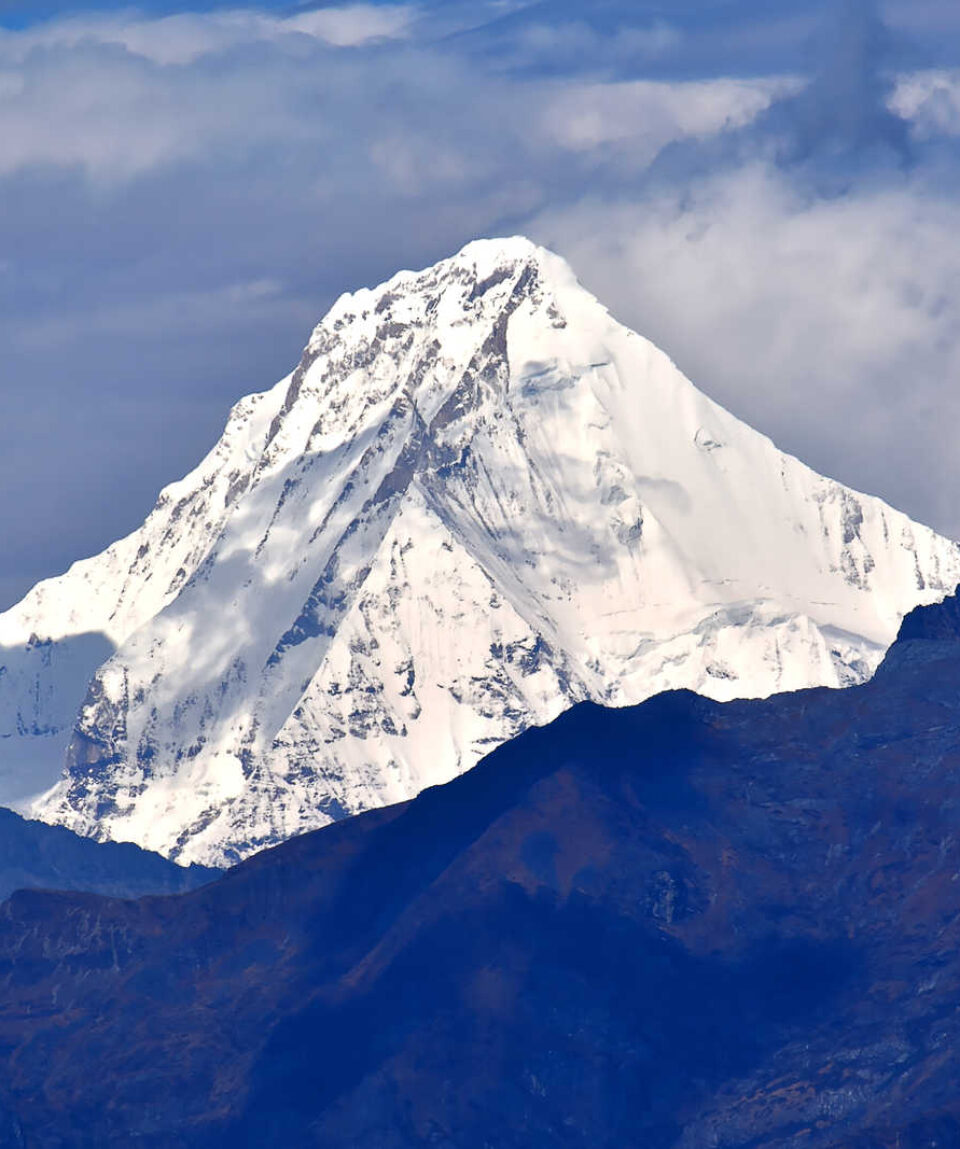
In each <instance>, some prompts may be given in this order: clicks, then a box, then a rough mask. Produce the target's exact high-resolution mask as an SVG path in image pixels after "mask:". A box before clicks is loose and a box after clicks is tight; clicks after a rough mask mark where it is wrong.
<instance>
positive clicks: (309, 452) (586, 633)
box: [0, 239, 960, 863]
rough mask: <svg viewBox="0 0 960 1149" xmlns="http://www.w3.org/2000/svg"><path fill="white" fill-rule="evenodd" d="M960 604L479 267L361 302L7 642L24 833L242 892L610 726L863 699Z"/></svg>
mask: <svg viewBox="0 0 960 1149" xmlns="http://www.w3.org/2000/svg"><path fill="white" fill-rule="evenodd" d="M958 581H960V549H958V547H957V545H956V544H954V543H952V542H949V541H947V540H946V539H943V538H940V537H938V536H937V535H935V534H934V533H933V532H932V531H930V530H929V529H927V528H925V527H922V526H918V525H916V524H914V523H911V522H910V521H909V520H908V519H907V518H906V517H905V516H903V515H901V514H899V513H897V512H896V511H893V510H891V509H890V508H889V507H887V506H886V505H884V504H883V503H882V502H880V501H879V500H877V499H873V498H869V497H866V496H863V495H858V494H855V493H854V492H852V491H849V490H847V489H846V488H844V487H842V486H840V485H839V484H837V483H834V482H831V481H829V480H827V479H824V478H821V477H820V476H818V475H816V474H814V473H813V472H811V471H810V470H809V469H808V468H806V467H804V466H803V465H802V464H801V463H799V462H798V461H797V460H795V459H793V458H791V457H789V456H787V455H784V454H783V453H782V452H780V451H778V450H777V449H776V447H775V446H774V445H773V444H772V443H771V442H770V441H769V440H767V439H766V438H764V437H763V436H761V435H759V434H757V433H755V432H754V431H752V430H750V429H749V428H748V427H746V426H745V425H744V424H742V423H740V422H738V421H737V420H736V419H734V418H733V417H732V416H731V415H730V414H729V413H728V412H726V411H724V410H723V409H722V408H720V407H718V406H717V405H716V404H714V403H712V402H710V400H708V399H707V398H706V397H705V396H703V395H702V394H701V393H700V392H698V391H697V390H696V389H695V388H694V387H693V386H692V385H691V384H690V383H689V382H688V381H687V380H686V379H685V378H684V377H683V376H682V375H681V374H680V372H679V371H678V370H677V369H676V368H675V367H674V366H673V364H672V363H670V361H669V360H668V359H667V358H666V356H664V355H663V354H662V353H661V352H659V351H658V350H657V349H656V348H655V347H653V346H652V345H651V344H649V343H648V342H646V341H645V340H644V339H642V338H641V337H640V336H638V335H636V334H634V333H633V332H630V331H628V330H626V329H625V328H623V327H621V326H620V325H618V324H617V323H616V322H615V321H614V320H613V319H612V318H611V317H610V315H609V314H608V313H607V312H606V311H605V310H604V308H603V307H602V306H601V305H600V304H599V303H598V302H597V301H596V300H595V299H593V298H592V297H591V296H590V295H589V294H588V293H587V292H585V291H584V290H583V289H582V288H581V287H580V286H579V285H578V284H577V282H576V280H575V279H574V277H573V275H572V273H571V272H570V270H569V268H568V267H567V266H566V265H565V264H564V263H563V262H562V261H561V260H560V259H558V258H557V257H555V256H553V255H550V254H549V253H547V252H545V251H543V250H541V249H538V248H536V247H534V246H533V245H532V244H530V243H528V242H527V241H525V240H520V239H514V240H504V241H481V242H478V243H474V244H470V245H469V246H468V247H466V248H465V249H464V250H463V251H462V252H460V254H459V255H457V256H455V257H454V258H452V259H450V260H447V261H445V262H443V263H440V264H437V265H436V266H435V267H432V268H430V269H428V270H427V271H424V272H421V273H416V274H415V273H410V272H403V273H401V274H400V275H398V276H396V277H394V278H393V279H392V280H390V281H389V282H388V283H386V284H384V285H383V286H382V287H379V288H377V289H375V290H372V291H366V290H365V291H360V292H357V293H356V294H354V295H346V296H343V297H342V298H341V299H340V300H339V301H338V302H337V303H336V304H335V305H334V307H333V308H332V310H331V311H330V313H329V314H328V315H327V316H326V318H325V319H324V320H323V321H322V322H321V323H320V325H319V326H318V327H317V328H316V330H315V331H314V332H313V335H312V336H311V339H310V342H309V344H308V345H307V348H306V350H305V352H304V355H303V358H302V360H301V362H300V364H299V366H298V367H297V369H296V370H295V371H294V372H293V374H292V375H291V376H289V377H288V378H286V379H284V380H283V381H281V382H280V383H279V384H278V385H277V386H276V387H274V388H273V389H272V390H270V391H267V392H264V393H263V394H258V395H252V396H250V397H248V398H247V399H244V400H242V401H241V402H240V403H239V404H237V406H236V407H235V408H234V409H233V411H232V413H231V416H230V420H229V422H228V424H227V428H226V430H225V432H224V435H223V437H222V439H221V440H220V442H219V443H218V444H217V445H216V447H215V448H214V450H213V451H212V452H211V453H210V455H209V456H208V457H207V458H206V459H205V460H204V461H203V462H202V463H201V465H200V466H199V467H198V468H197V469H196V470H195V471H194V472H193V473H191V474H190V475H188V476H187V477H186V478H185V479H183V480H182V481H181V482H178V483H175V484H173V485H172V486H170V487H168V488H166V489H165V490H164V491H163V492H162V493H161V495H160V498H159V501H158V503H157V505H156V507H155V509H154V510H153V512H152V513H151V514H150V516H149V518H148V519H147V521H146V522H145V523H144V525H143V527H142V528H140V530H138V531H136V532H135V533H134V534H133V535H131V536H129V537H128V538H126V539H123V540H122V541H120V542H118V543H116V544H115V545H114V546H112V547H110V548H109V549H108V550H107V551H105V552H104V553H103V554H101V555H99V556H97V557H95V558H92V559H89V560H86V561H83V562H79V563H77V564H75V565H74V566H73V567H72V568H71V569H70V570H69V571H68V572H67V574H65V575H64V576H62V577H61V578H57V579H53V580H51V581H49V582H45V583H41V584H39V585H38V586H37V587H36V588H34V590H33V591H31V592H30V594H29V595H28V596H27V597H26V598H25V599H24V600H23V601H22V602H21V603H20V604H19V605H18V606H16V607H15V608H13V609H12V610H11V611H9V612H7V614H6V615H4V616H2V617H0V644H2V648H3V649H2V650H0V666H2V670H0V753H2V754H3V766H2V770H3V771H4V772H5V773H4V774H3V775H0V776H2V777H4V778H5V782H4V785H3V786H0V801H4V800H5V801H7V802H14V801H16V802H18V803H20V805H21V808H23V807H24V806H26V805H27V803H28V800H29V798H30V796H32V795H36V794H37V793H38V792H40V791H42V790H46V789H47V788H48V787H50V786H51V785H52V786H53V788H52V789H50V790H49V791H48V792H47V793H45V794H44V795H43V796H42V797H40V798H39V800H38V801H37V802H36V804H35V805H34V806H33V807H32V810H33V812H34V813H35V815H36V816H38V817H41V818H43V819H45V820H48V821H53V822H62V823H64V824H66V825H68V826H70V827H71V828H73V829H75V830H77V831H79V832H81V833H84V834H89V835H92V836H97V837H101V838H115V839H122V840H132V841H136V842H139V843H140V844H141V845H144V846H147V847H149V848H151V849H156V850H159V851H161V852H162V853H164V854H166V855H168V856H170V857H173V858H177V859H180V860H183V861H190V860H195V861H203V862H216V863H219V862H223V861H230V860H235V859H236V858H237V857H242V856H245V855H247V854H249V853H251V852H252V851H254V850H255V849H257V848H259V847H261V846H263V845H265V844H270V843H274V842H277V841H279V840H282V839H285V838H288V837H290V836H291V835H294V834H296V833H299V832H302V831H304V830H307V829H310V828H313V827H316V826H318V825H322V824H324V823H325V822H327V821H330V820H332V819H336V818H339V817H342V816H343V815H345V814H350V813H354V812H356V811H360V810H364V809H368V808H371V807H377V806H382V805H384V804H387V803H391V802H396V801H400V800H402V799H405V798H409V797H410V796H412V795H414V794H416V793H418V792H419V791H420V790H421V789H422V788H423V787H424V786H427V785H431V784H434V783H438V782H444V781H446V780H448V779H450V778H451V777H453V776H454V775H456V774H457V773H459V772H461V771H463V770H465V769H467V768H468V767H470V766H472V765H474V763H475V762H477V761H478V760H479V759H480V758H481V757H482V756H483V754H485V753H486V752H487V751H489V750H490V749H491V748H492V747H494V746H496V745H498V744H499V743H501V742H503V741H505V740H506V739H508V738H511V737H512V736H514V735H515V734H517V733H518V732H519V731H521V730H523V729H524V728H526V727H528V726H530V725H531V724H541V723H545V722H548V721H549V720H551V719H552V718H554V717H556V715H557V714H559V713H560V712H561V711H562V710H563V709H565V708H566V707H568V706H570V705H572V704H573V703H576V702H579V701H581V700H584V699H593V700H595V701H597V702H601V703H604V704H607V705H612V706H622V705H627V704H632V703H636V702H639V701H641V700H642V699H644V698H646V697H648V696H650V695H651V694H653V693H656V692H658V691H661V690H665V689H669V688H674V687H687V688H690V689H693V690H696V691H698V692H700V693H702V694H705V695H708V696H710V697H713V698H716V699H728V698H732V697H744V696H757V695H766V694H769V693H771V692H773V691H780V690H789V689H794V688H799V687H804V686H812V685H820V684H822V685H829V686H841V685H848V684H850V683H853V682H858V681H861V680H863V679H864V678H866V677H867V676H868V675H869V674H870V673H871V672H872V671H873V669H874V668H875V667H876V665H877V663H878V661H879V659H880V657H881V655H882V652H883V650H884V649H885V648H886V646H887V645H888V644H889V643H890V641H892V639H893V637H894V635H895V633H896V629H897V626H898V625H899V622H900V619H901V616H902V615H903V613H904V612H905V611H907V610H908V609H910V608H911V607H913V606H914V605H916V604H917V603H921V602H929V601H933V600H935V599H938V598H942V597H943V595H944V594H945V593H946V592H947V591H949V590H951V589H952V588H953V587H954V586H955V585H956V584H957V582H958ZM64 754H65V755H66V758H65V762H66V770H65V773H64V774H63V776H62V777H61V778H60V780H59V781H57V777H58V775H59V773H60V771H61V769H62V767H63V764H64ZM54 783H55V784H54Z"/></svg>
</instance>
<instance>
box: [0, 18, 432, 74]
mask: <svg viewBox="0 0 960 1149" xmlns="http://www.w3.org/2000/svg"><path fill="white" fill-rule="evenodd" d="M417 15H418V9H417V8H416V7H415V6H414V5H412V4H396V5H388V6H376V5H373V4H349V5H345V6H343V7H333V8H321V9H316V10H313V11H307V12H301V13H298V14H297V15H294V16H287V17H278V16H273V15H270V14H267V13H263V12H260V11H257V10H256V9H253V8H237V9H232V10H226V11H218V12H206V13H192V12H187V13H182V14H178V15H173V16H165V17H161V18H149V17H142V16H141V17H137V16H134V15H131V14H130V13H123V14H121V15H120V16H117V15H115V14H108V15H92V14H84V15H78V16H73V17H67V18H61V19H57V20H53V21H50V22H48V23H45V24H42V25H40V26H39V27H31V28H29V29H27V30H26V31H21V32H9V31H7V32H0V56H2V57H4V58H6V59H8V60H13V61H16V62H20V63H23V62H25V61H26V60H27V59H28V58H29V56H30V54H32V53H35V52H37V51H39V50H48V51H49V50H56V49H73V50H78V49H84V48H86V49H89V48H91V47H94V46H97V45H100V46H115V47H121V48H123V49H124V50H125V51H127V52H129V53H130V54H131V55H134V56H141V57H143V58H144V59H146V60H151V61H153V62H154V63H157V64H163V65H183V64H190V63H193V62H194V61H196V60H198V59H201V58H202V57H204V56H211V55H217V54H219V53H223V52H228V51H230V50H232V49H235V48H237V47H241V46H243V45H248V44H256V43H271V42H276V41H282V40H287V39H289V38H291V37H296V36H306V37H309V38H311V39H315V40H319V41H321V42H323V43H325V44H330V45H332V46H334V47H338V48H350V47H358V46H361V45H365V44H370V43H371V42H376V41H380V40H396V39H401V38H403V37H404V36H405V35H406V34H407V32H408V31H409V29H410V26H411V24H412V23H413V22H414V20H415V19H416V17H417Z"/></svg>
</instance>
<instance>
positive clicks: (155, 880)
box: [0, 808, 221, 901]
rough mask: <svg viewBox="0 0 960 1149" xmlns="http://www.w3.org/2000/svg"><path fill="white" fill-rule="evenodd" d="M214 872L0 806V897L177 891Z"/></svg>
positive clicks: (207, 878) (205, 879)
mask: <svg viewBox="0 0 960 1149" xmlns="http://www.w3.org/2000/svg"><path fill="white" fill-rule="evenodd" d="M220 874H221V871H219V870H212V869H208V868H206V867H204V866H190V867H188V868H185V867H183V866H177V865H174V863H172V862H168V861H167V859H166V858H164V857H161V855H160V854H152V853H150V851H149V850H141V849H140V847H139V846H134V845H131V844H130V843H126V842H124V843H120V842H94V841H93V840H92V839H90V838H81V837H80V836H79V835H78V834H74V833H73V831H72V830H67V829H64V827H63V826H47V825H45V824H44V823H43V822H30V821H27V820H26V819H24V818H21V817H20V815H19V814H15V813H14V812H13V811H12V810H5V809H3V808H0V901H2V900H3V899H4V898H8V897H9V896H10V895H11V894H12V893H13V892H14V890H22V889H53V890H85V891H88V892H90V893H97V894H107V895H110V896H112V897H119V898H138V897H142V896H143V895H144V894H179V893H184V892H185V891H187V890H193V889H195V888H196V887H197V886H201V885H203V884H204V883H205V882H209V881H211V880H212V879H213V878H216V877H220Z"/></svg>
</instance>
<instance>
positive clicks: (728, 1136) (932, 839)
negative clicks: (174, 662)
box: [0, 599, 960, 1149]
mask: <svg viewBox="0 0 960 1149" xmlns="http://www.w3.org/2000/svg"><path fill="white" fill-rule="evenodd" d="M958 802H960V612H958V609H957V602H956V600H955V599H953V600H948V601H947V603H945V604H944V605H943V606H941V607H929V608H927V609H926V610H925V611H924V612H923V613H922V614H920V615H917V616H914V617H913V618H912V619H911V620H908V621H907V623H905V625H904V628H903V636H902V637H901V639H900V640H899V641H898V643H897V644H896V645H895V647H894V648H893V650H892V652H891V654H890V656H888V659H887V662H886V663H885V664H884V666H883V667H882V668H881V671H880V672H879V673H878V675H877V676H876V678H875V679H874V680H873V681H871V682H870V683H867V684H866V685H863V686H860V687H854V688H851V689H849V690H845V691H835V690H827V689H817V690H810V691H804V692H799V693H795V694H791V695H782V696H779V697H774V698H771V699H768V700H766V701H746V702H733V703H726V704H720V703H714V702H710V701H707V700H705V699H703V698H701V697H698V696H695V695H693V694H689V693H685V692H679V693H672V694H666V695H661V696H659V697H657V698H654V699H652V700H650V701H649V702H647V703H644V704H643V705H641V706H638V707H635V708H632V709H624V710H615V711H612V710H603V709H601V708H599V707H596V706H594V705H592V704H583V705H581V706H578V707H576V708H574V709H573V710H571V711H569V712H568V713H566V714H565V715H563V716H562V717H561V718H559V719H557V721H556V722H554V723H553V724H552V725H550V726H548V727H545V728H542V729H532V730H529V731H527V732H526V733H524V734H523V735H521V736H520V737H519V738H517V739H516V740H514V741H513V742H512V743H509V744H507V745H505V746H503V747H501V748H500V749H498V750H496V751H495V752H494V753H493V754H491V755H490V756H489V757H488V758H487V759H485V760H484V761H483V762H482V763H481V764H480V765H479V766H478V767H476V768H475V769H474V770H473V771H471V772H470V773H468V774H466V775H464V776H463V777H461V778H459V779H457V780H455V781H453V782H451V783H449V784H448V785H446V786H443V787H438V788H434V789H431V790H427V791H425V792H424V793H423V794H421V795H420V797H418V798H417V799H415V800H414V801H412V802H409V803H406V804H403V805H399V806H394V807H390V808H387V809H382V810H378V811H374V812H371V813H368V814H363V815H360V816H359V817H356V818H353V819H350V820H346V821H343V822H340V823H337V824H335V825H333V826H331V827H328V828H326V829H323V830H320V831H317V832H315V833H312V834H308V835H305V836H303V837H301V838H298V839H294V840H292V841H290V842H288V843H286V844H284V845H282V846H279V847H277V848H275V849H272V850H269V851H266V852H264V853H262V854H260V855H257V856H256V857H254V858H252V859H250V860H249V861H247V862H245V863H243V864H241V865H240V866H238V867H236V868H235V869H234V870H232V871H231V872H230V873H228V874H227V875H226V876H225V877H224V878H223V879H221V880H220V881H217V882H215V883H213V884H212V885H209V886H206V887H204V888H203V889H200V890H197V891H194V892H192V893H189V894H185V895H181V896H177V897H166V898H145V899H141V900H140V901H137V902H130V901H117V900H111V899H105V898H100V897H95V896H93V895H78V894H54V893H39V892H24V893H18V894H16V895H14V897H13V898H12V899H11V900H10V901H8V902H7V903H6V904H5V905H4V906H3V907H2V909H0V1047H2V1050H3V1054H2V1056H3V1071H2V1074H0V1110H2V1114H3V1116H2V1118H0V1146H4V1147H5V1146H14V1145H16V1146H34V1145H35V1146H44V1147H46V1146H70V1147H71V1149H85V1147H90V1149H93V1147H94V1146H96V1147H97V1149H105V1147H106V1149H110V1147H113V1146H121V1145H122V1146H130V1145H136V1146H138V1147H143V1149H160V1147H167V1146H178V1147H179V1146H186V1147H188V1149H189V1147H197V1149H199V1147H200V1146H203V1147H204V1149H208V1147H213V1149H217V1147H220V1149H226V1147H227V1146H230V1147H240V1146H244V1147H251V1149H252V1147H253V1146H256V1147H258V1149H263V1147H270V1146H278V1147H279V1146H283V1147H285V1149H286V1147H288V1146H297V1147H298V1149H299V1147H301V1146H316V1147H323V1149H339V1147H344V1149H347V1147H349V1149H408V1147H410V1149H412V1147H413V1146H423V1145H431V1146H443V1147H444V1149H481V1147H484V1146H496V1147H497V1149H521V1147H523V1149H530V1147H535V1149H560V1147H563V1149H587V1147H589V1149H624V1147H628V1146H629V1147H633V1146H638V1147H639V1146H643V1147H644V1149H661V1147H662V1149H668V1147H675V1149H701V1147H706V1146H713V1147H734V1146H736V1147H740V1149H747V1147H748V1146H750V1147H757V1146H777V1147H783V1146H788V1147H793V1146H797V1147H799V1146H804V1147H811V1149H825V1147H831V1149H840V1147H841V1146H842V1147H844V1149H867V1147H869V1149H894V1147H897V1149H905V1147H906V1149H920V1147H921V1146H923V1147H929V1146H934V1145H936V1146H940V1147H943V1146H956V1145H957V1144H960V1094H958V1090H957V1087H956V1083H957V1081H958V1080H960V1012H958V1010H957V1002H958V1001H960V876H958V875H960V846H958V833H957V827H958V816H957V803H958Z"/></svg>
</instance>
